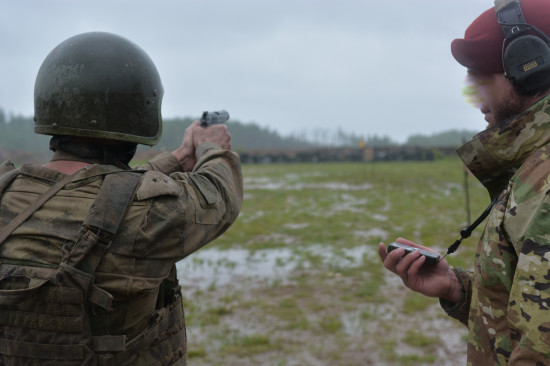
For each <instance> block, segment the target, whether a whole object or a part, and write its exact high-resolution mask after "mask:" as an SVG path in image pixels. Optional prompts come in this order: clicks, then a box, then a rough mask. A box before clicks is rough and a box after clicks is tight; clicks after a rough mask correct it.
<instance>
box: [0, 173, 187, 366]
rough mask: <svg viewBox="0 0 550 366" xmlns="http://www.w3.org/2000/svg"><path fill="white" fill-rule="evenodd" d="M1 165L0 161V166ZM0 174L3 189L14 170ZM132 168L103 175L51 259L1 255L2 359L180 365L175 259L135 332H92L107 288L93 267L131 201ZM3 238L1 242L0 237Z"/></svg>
mask: <svg viewBox="0 0 550 366" xmlns="http://www.w3.org/2000/svg"><path fill="white" fill-rule="evenodd" d="M2 168H4V169H3V170H4V171H6V169H5V168H6V167H5V166H0V173H2ZM17 174H18V172H17V171H16V170H11V171H9V172H7V173H5V174H1V175H0V196H1V195H2V193H3V191H4V190H5V188H6V187H7V186H8V185H9V184H10V183H11V181H12V180H13V179H15V177H16V176H17ZM140 177H141V174H140V173H137V172H127V171H123V172H116V173H111V174H107V175H105V176H104V179H103V183H102V185H101V189H100V192H99V194H98V195H97V197H96V199H95V201H94V203H93V204H92V207H91V209H90V211H89V213H88V216H87V218H86V219H85V221H84V223H83V225H82V227H81V229H80V232H79V234H78V238H76V240H75V242H74V243H75V244H74V245H73V246H72V248H70V249H69V251H68V253H64V255H63V259H62V261H61V263H60V264H59V265H58V266H57V267H55V266H52V267H47V268H45V267H37V266H36V267H35V266H23V265H12V264H7V263H2V262H0V364H1V365H44V366H49V365H52V366H53V365H55V366H69V365H70V366H73V365H74V366H76V365H106V366H110V365H112V366H115V365H116V366H118V365H139V366H141V365H159V366H160V365H185V364H186V362H185V356H186V355H185V354H186V335H185V322H184V315H183V305H182V301H181V292H180V288H179V286H178V285H177V278H176V272H175V267H174V268H173V270H172V273H171V275H170V277H169V279H167V280H165V281H164V282H163V284H162V285H161V289H160V290H159V298H158V300H157V310H155V313H154V314H153V316H152V318H151V321H150V323H149V325H148V326H147V328H146V329H145V330H144V331H143V332H141V333H140V334H139V335H138V336H136V337H135V338H133V339H130V340H129V339H127V338H126V336H124V335H112V336H111V335H103V336H94V335H92V333H91V330H90V319H89V315H88V314H89V311H90V308H91V306H92V305H94V306H100V307H102V308H104V309H106V310H110V309H111V306H112V295H110V294H109V293H107V292H106V291H104V290H102V289H100V288H98V287H96V286H94V274H95V271H96V268H97V267H98V265H99V263H100V261H101V259H102V258H103V255H104V254H105V252H106V251H107V250H108V249H109V246H110V244H111V240H112V238H113V237H114V235H115V234H116V232H117V229H118V227H119V224H120V223H121V222H122V219H123V218H124V215H125V213H126V210H127V208H128V207H129V205H130V204H131V202H132V200H133V196H134V191H135V188H136V186H137V184H138V181H139V179H140ZM0 245H1V244H0Z"/></svg>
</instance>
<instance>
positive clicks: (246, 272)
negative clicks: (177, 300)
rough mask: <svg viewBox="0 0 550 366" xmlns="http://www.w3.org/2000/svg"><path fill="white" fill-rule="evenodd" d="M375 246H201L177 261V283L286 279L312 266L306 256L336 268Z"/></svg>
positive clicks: (373, 252) (353, 261)
mask: <svg viewBox="0 0 550 366" xmlns="http://www.w3.org/2000/svg"><path fill="white" fill-rule="evenodd" d="M376 249H377V248H376V246H372V245H370V246H369V245H363V246H359V247H355V248H343V249H338V250H337V251H334V250H333V248H331V247H326V246H322V245H315V246H310V247H306V248H299V249H298V248H293V249H289V248H278V249H263V250H256V251H253V252H251V251H249V250H247V249H228V250H219V249H216V248H208V249H202V250H200V251H198V252H197V253H194V254H192V255H191V256H189V257H188V258H186V259H184V260H182V261H180V262H178V263H177V264H176V267H177V269H178V276H179V280H180V284H181V285H182V286H186V287H198V288H201V289H204V288H208V287H209V286H211V285H214V284H215V285H216V286H219V285H221V286H223V285H228V284H237V285H238V284H240V283H243V281H246V280H283V281H284V280H285V279H287V278H288V276H289V274H290V273H291V272H292V271H293V270H294V269H296V268H297V267H298V266H300V267H301V268H302V269H307V268H311V267H312V266H313V265H312V264H311V263H310V262H308V256H312V255H313V256H317V257H320V258H321V260H322V261H323V262H324V263H329V262H330V264H332V265H336V266H338V267H355V266H358V265H361V264H362V262H363V260H364V257H365V256H367V257H372V256H375V255H376Z"/></svg>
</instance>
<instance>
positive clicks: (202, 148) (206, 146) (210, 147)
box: [195, 142, 223, 160]
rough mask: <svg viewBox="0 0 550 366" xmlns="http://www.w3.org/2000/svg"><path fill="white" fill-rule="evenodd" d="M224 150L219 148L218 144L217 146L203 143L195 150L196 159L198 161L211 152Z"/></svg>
mask: <svg viewBox="0 0 550 366" xmlns="http://www.w3.org/2000/svg"><path fill="white" fill-rule="evenodd" d="M213 149H214V150H223V149H222V148H221V146H219V145H218V144H215V143H213V142H205V143H202V144H200V145H199V146H198V147H197V148H196V149H195V158H196V159H197V160H199V159H200V158H201V157H202V156H203V155H205V154H206V153H207V152H208V151H209V150H213Z"/></svg>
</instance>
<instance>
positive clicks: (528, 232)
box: [441, 96, 550, 366]
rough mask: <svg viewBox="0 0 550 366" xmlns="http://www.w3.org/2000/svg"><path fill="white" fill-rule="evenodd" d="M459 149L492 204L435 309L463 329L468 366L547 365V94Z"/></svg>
mask: <svg viewBox="0 0 550 366" xmlns="http://www.w3.org/2000/svg"><path fill="white" fill-rule="evenodd" d="M458 152H459V155H460V156H461V157H462V159H463V161H464V162H465V164H466V165H467V166H468V168H469V169H470V170H471V172H472V173H473V174H474V175H475V176H476V177H477V178H478V179H479V180H480V181H481V182H482V184H483V185H484V186H485V187H486V188H487V189H488V191H489V194H490V196H491V197H492V198H498V200H497V203H496V205H495V206H494V207H493V209H492V211H491V213H490V215H489V217H488V221H487V223H486V227H485V231H484V233H483V235H482V238H481V239H480V242H479V244H478V248H477V253H476V258H475V267H474V270H473V273H469V272H466V271H464V270H461V269H455V272H456V273H457V275H458V277H459V279H460V281H461V284H462V297H461V301H460V302H459V303H458V304H454V305H453V304H449V303H446V302H445V301H443V300H442V301H441V303H442V306H443V308H444V309H445V310H446V311H447V313H448V314H449V315H451V316H452V317H454V318H456V319H458V320H460V321H461V322H462V323H464V324H466V325H467V326H468V328H469V336H468V365H483V366H485V365H550V311H549V310H550V96H547V97H545V98H543V99H541V100H540V101H539V102H537V103H536V104H535V105H534V106H532V107H531V108H530V109H528V110H527V111H525V112H524V113H522V114H520V115H518V116H516V117H515V118H513V119H511V120H508V121H504V122H503V123H501V124H499V125H498V126H494V127H492V128H490V129H487V130H485V131H483V132H481V133H480V134H478V135H477V136H475V137H474V138H473V140H472V141H470V142H469V143H467V144H465V145H464V146H462V147H461V148H460V149H459V150H458Z"/></svg>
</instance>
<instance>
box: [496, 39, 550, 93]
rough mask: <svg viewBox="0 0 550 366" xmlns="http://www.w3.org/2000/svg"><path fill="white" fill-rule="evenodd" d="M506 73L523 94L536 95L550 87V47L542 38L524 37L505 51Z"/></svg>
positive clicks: (515, 41) (511, 43) (516, 40)
mask: <svg viewBox="0 0 550 366" xmlns="http://www.w3.org/2000/svg"><path fill="white" fill-rule="evenodd" d="M502 63H503V65H504V73H505V75H506V77H507V78H508V80H510V82H511V83H512V85H514V87H516V88H517V89H518V90H519V91H520V92H521V93H524V94H535V93H537V92H540V91H543V90H545V89H547V88H548V87H550V46H548V43H546V42H545V41H544V40H542V39H541V38H540V37H537V36H533V35H522V36H519V37H517V38H515V39H513V40H512V41H511V42H510V44H508V46H506V48H505V49H504V54H503V57H502Z"/></svg>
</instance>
